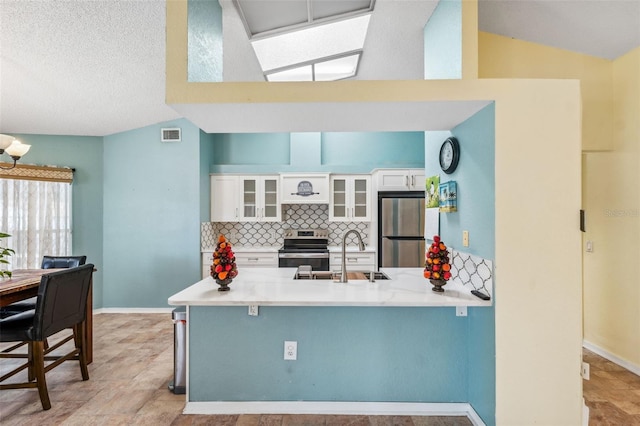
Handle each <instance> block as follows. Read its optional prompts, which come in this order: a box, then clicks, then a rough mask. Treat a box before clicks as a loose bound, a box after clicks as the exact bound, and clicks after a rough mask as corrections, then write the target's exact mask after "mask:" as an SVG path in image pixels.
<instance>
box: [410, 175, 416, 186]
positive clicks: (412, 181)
mask: <svg viewBox="0 0 640 426" xmlns="http://www.w3.org/2000/svg"><path fill="white" fill-rule="evenodd" d="M411 186H416V177H415V176H414V175H411Z"/></svg>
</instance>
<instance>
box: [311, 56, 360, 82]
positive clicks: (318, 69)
mask: <svg viewBox="0 0 640 426" xmlns="http://www.w3.org/2000/svg"><path fill="white" fill-rule="evenodd" d="M359 60H360V54H359V53H358V54H356V55H350V56H345V57H342V58H337V59H332V60H330V61H324V62H318V63H316V64H315V80H316V81H334V80H342V79H344V78H349V77H353V76H354V75H356V72H357V71H358V61H359Z"/></svg>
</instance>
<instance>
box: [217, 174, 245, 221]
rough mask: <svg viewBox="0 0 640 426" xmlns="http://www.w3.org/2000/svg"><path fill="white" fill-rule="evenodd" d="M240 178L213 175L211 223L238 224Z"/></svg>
mask: <svg viewBox="0 0 640 426" xmlns="http://www.w3.org/2000/svg"><path fill="white" fill-rule="evenodd" d="M237 184H238V177H237V176H233V175H211V222H237V221H238V220H239V218H240V216H239V211H238V187H237Z"/></svg>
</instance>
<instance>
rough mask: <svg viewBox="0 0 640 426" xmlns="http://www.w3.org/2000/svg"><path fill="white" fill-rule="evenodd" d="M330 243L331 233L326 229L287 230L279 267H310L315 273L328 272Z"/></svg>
mask: <svg viewBox="0 0 640 426" xmlns="http://www.w3.org/2000/svg"><path fill="white" fill-rule="evenodd" d="M328 243H329V231H328V230H326V229H285V230H284V246H283V247H282V248H281V249H280V250H278V266H279V267H281V268H297V267H298V266H301V265H309V266H311V268H312V269H313V270H314V271H328V270H329V249H328V248H327V245H328Z"/></svg>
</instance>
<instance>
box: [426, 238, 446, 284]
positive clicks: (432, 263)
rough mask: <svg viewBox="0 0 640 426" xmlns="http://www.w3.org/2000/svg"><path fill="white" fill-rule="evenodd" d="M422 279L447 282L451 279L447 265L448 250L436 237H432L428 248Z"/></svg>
mask: <svg viewBox="0 0 640 426" xmlns="http://www.w3.org/2000/svg"><path fill="white" fill-rule="evenodd" d="M425 258H426V262H425V268H424V277H425V278H428V279H430V280H443V281H448V280H449V279H450V278H451V264H450V263H449V250H447V246H446V245H445V244H444V243H443V242H442V241H440V237H439V236H438V235H434V236H433V244H431V245H430V246H429V250H428V251H427V253H426V255H425Z"/></svg>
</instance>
